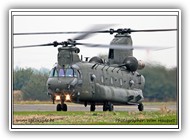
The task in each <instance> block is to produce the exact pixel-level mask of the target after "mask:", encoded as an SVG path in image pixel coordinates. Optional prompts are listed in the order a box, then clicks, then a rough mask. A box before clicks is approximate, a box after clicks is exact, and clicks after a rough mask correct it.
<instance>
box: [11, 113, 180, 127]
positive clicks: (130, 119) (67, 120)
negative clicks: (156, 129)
mask: <svg viewBox="0 0 190 140" xmlns="http://www.w3.org/2000/svg"><path fill="white" fill-rule="evenodd" d="M13 124H39V125H45V124H48V125H49V124H72V125H92V124H93V125H161V124H162V125H176V124H177V115H176V111H170V112H164V111H154V112H145V111H143V112H139V111H137V112H125V111H118V112H102V111H101V112H84V111H83V112H82V111H75V112H55V111H42V112H37V111H32V112H28V111H24V112H14V113H13Z"/></svg>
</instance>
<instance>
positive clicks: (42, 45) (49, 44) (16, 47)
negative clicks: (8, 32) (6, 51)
mask: <svg viewBox="0 0 190 140" xmlns="http://www.w3.org/2000/svg"><path fill="white" fill-rule="evenodd" d="M58 45H60V43H58V42H57V41H54V42H53V43H47V44H38V45H25V46H14V49H18V48H30V47H44V46H54V47H57V46H58Z"/></svg>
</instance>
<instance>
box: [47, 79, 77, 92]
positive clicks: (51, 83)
mask: <svg viewBox="0 0 190 140" xmlns="http://www.w3.org/2000/svg"><path fill="white" fill-rule="evenodd" d="M77 81H78V80H77V78H60V79H58V78H50V79H48V81H47V87H48V90H51V91H52V92H63V91H67V90H71V89H72V88H73V87H75V86H76V84H77Z"/></svg>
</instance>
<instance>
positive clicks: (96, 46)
mask: <svg viewBox="0 0 190 140" xmlns="http://www.w3.org/2000/svg"><path fill="white" fill-rule="evenodd" d="M76 45H85V46H87V47H91V48H109V49H120V50H132V49H138V50H140V49H141V50H155V51H158V50H164V49H171V48H174V47H159V46H155V47H154V46H131V45H114V44H112V45H103V44H90V43H76Z"/></svg>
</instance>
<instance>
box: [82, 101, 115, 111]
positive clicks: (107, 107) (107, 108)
mask: <svg viewBox="0 0 190 140" xmlns="http://www.w3.org/2000/svg"><path fill="white" fill-rule="evenodd" d="M85 106H86V104H85ZM95 110H96V106H95V103H94V102H92V103H91V105H90V111H95ZM103 111H113V104H112V103H110V102H104V104H103Z"/></svg>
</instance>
